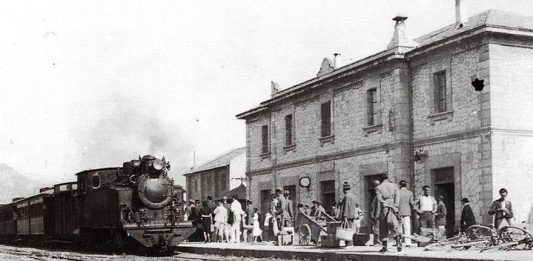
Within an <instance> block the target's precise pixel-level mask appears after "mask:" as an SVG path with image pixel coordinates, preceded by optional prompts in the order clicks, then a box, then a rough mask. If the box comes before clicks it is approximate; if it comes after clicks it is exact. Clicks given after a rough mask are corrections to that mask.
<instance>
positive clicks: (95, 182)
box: [91, 174, 100, 189]
mask: <svg viewBox="0 0 533 261" xmlns="http://www.w3.org/2000/svg"><path fill="white" fill-rule="evenodd" d="M91 182H92V185H93V188H94V189H96V188H99V187H100V176H98V174H94V175H93V177H92V178H91Z"/></svg>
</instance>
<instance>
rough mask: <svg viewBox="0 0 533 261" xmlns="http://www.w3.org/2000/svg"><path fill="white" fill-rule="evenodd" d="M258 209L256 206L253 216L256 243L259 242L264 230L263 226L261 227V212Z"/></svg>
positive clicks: (253, 232)
mask: <svg viewBox="0 0 533 261" xmlns="http://www.w3.org/2000/svg"><path fill="white" fill-rule="evenodd" d="M258 211H259V210H258V209H257V208H254V217H253V220H254V222H253V229H252V235H253V237H254V243H257V238H259V237H260V236H261V233H262V232H263V231H262V230H261V228H260V227H259V213H258Z"/></svg>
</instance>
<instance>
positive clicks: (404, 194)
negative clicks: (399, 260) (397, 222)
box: [399, 180, 415, 247]
mask: <svg viewBox="0 0 533 261" xmlns="http://www.w3.org/2000/svg"><path fill="white" fill-rule="evenodd" d="M399 204H400V206H399V208H400V215H401V216H402V230H403V234H404V235H411V214H412V210H413V209H414V207H415V201H414V196H413V192H412V191H410V190H408V189H407V181H405V180H402V181H400V202H399ZM405 246H407V247H409V246H411V238H408V237H406V238H405Z"/></svg>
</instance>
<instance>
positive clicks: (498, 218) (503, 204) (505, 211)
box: [489, 188, 514, 229]
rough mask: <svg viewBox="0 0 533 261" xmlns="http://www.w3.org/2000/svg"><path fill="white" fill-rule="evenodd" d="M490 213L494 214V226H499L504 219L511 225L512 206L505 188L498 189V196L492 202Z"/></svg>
mask: <svg viewBox="0 0 533 261" xmlns="http://www.w3.org/2000/svg"><path fill="white" fill-rule="evenodd" d="M489 214H490V215H494V228H497V229H498V228H500V225H501V223H502V221H504V220H505V221H506V222H507V224H508V225H511V218H513V216H514V214H513V206H512V204H511V201H509V200H507V190H506V189H504V188H502V189H500V198H499V199H497V200H495V201H494V202H492V206H491V207H490V210H489Z"/></svg>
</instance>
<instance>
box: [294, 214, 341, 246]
mask: <svg viewBox="0 0 533 261" xmlns="http://www.w3.org/2000/svg"><path fill="white" fill-rule="evenodd" d="M322 217H323V218H324V219H319V220H317V219H315V218H314V217H311V216H309V215H307V214H305V213H299V214H298V218H297V219H296V221H295V223H294V227H295V228H296V234H297V235H298V243H299V244H300V245H309V244H311V243H312V244H318V243H320V241H321V236H331V235H333V237H334V236H335V229H336V228H337V227H338V226H339V225H340V222H339V221H336V220H335V219H334V218H333V217H331V216H329V215H327V214H325V213H323V214H322Z"/></svg>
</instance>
